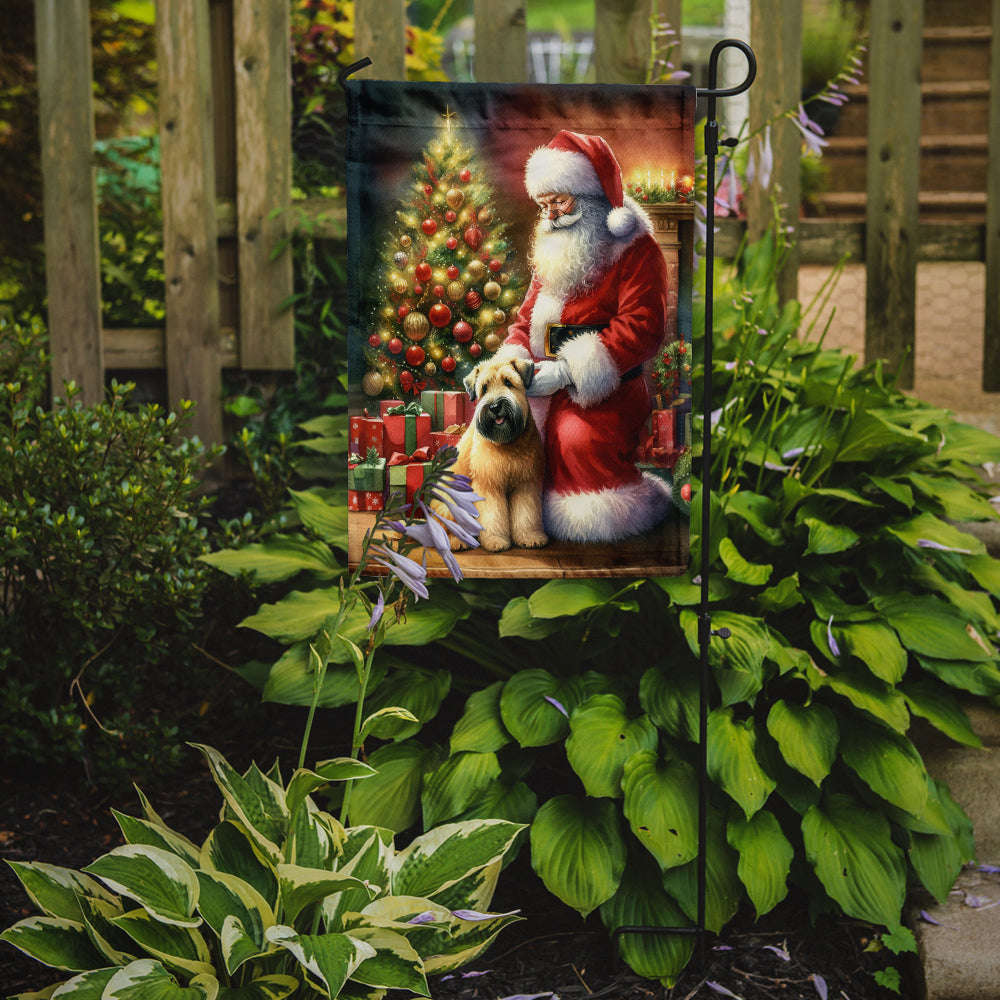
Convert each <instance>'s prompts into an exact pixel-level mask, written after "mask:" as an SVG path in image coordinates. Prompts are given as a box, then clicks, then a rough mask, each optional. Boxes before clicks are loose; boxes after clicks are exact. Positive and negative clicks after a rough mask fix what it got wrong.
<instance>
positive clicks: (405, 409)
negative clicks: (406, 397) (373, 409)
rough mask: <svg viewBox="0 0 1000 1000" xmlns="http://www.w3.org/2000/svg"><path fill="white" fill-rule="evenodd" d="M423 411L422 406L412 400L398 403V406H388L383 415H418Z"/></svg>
mask: <svg viewBox="0 0 1000 1000" xmlns="http://www.w3.org/2000/svg"><path fill="white" fill-rule="evenodd" d="M424 412H425V411H424V408H423V407H422V406H421V405H420V404H419V403H418V402H417V401H416V400H413V402H411V403H400V404H399V406H390V407H389V409H388V410H386V411H385V415H386V416H387V417H398V416H404V417H419V416H420V414H421V413H424Z"/></svg>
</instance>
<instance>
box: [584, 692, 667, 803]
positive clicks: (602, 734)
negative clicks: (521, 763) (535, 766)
mask: <svg viewBox="0 0 1000 1000" xmlns="http://www.w3.org/2000/svg"><path fill="white" fill-rule="evenodd" d="M569 727H570V736H569V739H568V740H566V757H567V759H568V760H569V764H570V767H572V768H573V770H574V771H575V772H576V774H577V777H579V779H580V780H581V781H582V782H583V787H584V790H585V791H586V792H587V794H588V795H593V796H594V797H595V798H601V797H606V798H612V799H617V798H620V797H621V794H622V789H621V784H622V769H623V767H624V764H625V762H626V760H628V758H629V757H631V756H632V754H634V753H636V752H637V751H639V750H653V749H655V748H656V744H657V741H658V740H659V733H658V732H657V729H656V726H655V725H654V724H653V722H652V720H651V719H650V718H649V716H648V715H642V716H640V717H639V718H637V719H630V718H629V717H628V715H627V714H626V712H625V702H624V701H622V699H621V698H618V697H617V696H615V695H613V694H596V695H592V696H591V697H590V698H588V699H587V700H586V701H585V702H583V703H582V704H581V705H579V706H577V708H576V709H575V710H574V712H573V714H572V716H570V721H569Z"/></svg>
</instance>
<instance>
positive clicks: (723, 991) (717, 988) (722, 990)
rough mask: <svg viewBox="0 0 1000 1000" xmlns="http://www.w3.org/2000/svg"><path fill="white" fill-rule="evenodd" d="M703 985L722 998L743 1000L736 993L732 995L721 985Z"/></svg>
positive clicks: (711, 983)
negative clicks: (719, 994)
mask: <svg viewBox="0 0 1000 1000" xmlns="http://www.w3.org/2000/svg"><path fill="white" fill-rule="evenodd" d="M705 985H706V986H707V987H708V988H709V989H710V990H712V991H713V992H715V993H721V994H722V995H723V996H724V997H734V998H735V1000H743V998H742V997H741V996H740V995H739V994H738V993H734V992H733V991H732V990H727V989H726V987H725V986H723V985H722V984H721V983H713V982H711V981H709V982H707V983H705Z"/></svg>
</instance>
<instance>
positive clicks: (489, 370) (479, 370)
mask: <svg viewBox="0 0 1000 1000" xmlns="http://www.w3.org/2000/svg"><path fill="white" fill-rule="evenodd" d="M534 372H535V367H534V365H533V363H532V362H531V361H528V360H525V359H521V358H517V359H514V358H505V359H501V360H496V359H491V360H489V361H485V362H483V363H482V364H481V365H478V366H477V367H476V368H474V369H473V370H472V372H471V373H470V374H469V375H468V376H467V377H466V379H465V387H466V389H467V390H468V391H469V395H471V396H472V398H473V399H475V400H477V406H476V415H475V418H474V420H473V422H472V424H471V425H470V426H469V427H468V428H467V430H466V431H465V433H464V434H463V435H462V438H461V440H460V441H459V443H458V458H457V459H456V461H455V465H454V467H453V468H454V471H455V472H458V473H461V474H462V475H466V476H468V477H469V478H470V479H471V480H472V488H473V489H474V490H475V491H476V492H477V493H478V494H480V496H482V497H483V499H482V500H481V501H480V502H479V503H478V504H477V507H478V509H479V522H480V525H481V528H480V533H479V544H480V545H482V547H483V548H484V549H486V550H488V551H490V552H502V551H503V550H504V549H508V548H510V547H511V545H515V546H518V547H520V548H538V547H539V546H541V545H545V544H547V543H548V540H549V539H548V536H547V535H546V534H545V529H544V527H543V525H542V480H543V475H544V455H543V451H542V439H541V435H540V434H539V433H538V427H537V426H536V424H535V421H534V418H533V417H532V415H531V408H530V407H529V405H528V394H527V390H528V386H529V385H531V380H532V378H533V376H534ZM452 547H453V548H459V547H460V543H459V542H458V541H457V539H454V540H453V542H452Z"/></svg>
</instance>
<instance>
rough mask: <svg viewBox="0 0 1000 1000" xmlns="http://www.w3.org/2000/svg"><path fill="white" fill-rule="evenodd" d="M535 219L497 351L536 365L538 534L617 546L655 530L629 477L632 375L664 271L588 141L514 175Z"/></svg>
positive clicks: (566, 139) (638, 412) (644, 399)
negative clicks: (541, 472) (526, 277)
mask: <svg viewBox="0 0 1000 1000" xmlns="http://www.w3.org/2000/svg"><path fill="white" fill-rule="evenodd" d="M525 184H526V187H527V189H528V194H529V195H530V196H531V197H532V198H533V199H534V200H535V201H536V202H537V203H538V205H539V208H540V210H541V218H540V219H539V221H538V223H537V225H536V227H535V232H534V237H533V242H532V248H531V255H530V261H531V265H532V279H531V285H530V287H529V289H528V293H527V296H526V297H525V300H524V303H523V304H522V306H521V308H520V311H519V313H518V316H517V319H516V321H515V322H514V323H512V324H511V327H510V330H509V333H508V336H507V338H506V340H505V341H504V344H503V346H502V347H501V352H503V353H505V354H510V355H514V356H517V357H523V358H530V359H531V360H532V361H534V362H535V376H534V379H533V381H532V385H531V388H530V390H529V393H530V395H531V397H532V398H531V400H530V404H531V408H532V412H533V414H534V417H535V421H536V423H537V424H538V426H539V428H540V429H541V430H542V433H543V437H544V440H545V458H546V473H545V489H544V516H545V529H546V531H547V532H548V534H549V535H550V537H552V538H559V539H564V540H567V541H576V542H616V541H619V540H620V539H622V538H625V537H627V536H629V535H634V534H637V533H639V532H642V531H646V530H648V529H649V528H651V527H653V526H654V525H656V524H657V523H658V522H659V521H660V520H662V518H663V517H664V515H665V514H666V513H667V510H668V509H669V507H670V490H669V487H668V486H667V485H666V484H665V483H664V482H663V481H662V480H661V479H659V478H657V477H656V476H653V475H651V474H648V473H644V472H640V470H639V469H638V468H637V467H636V464H635V452H636V447H637V445H638V444H639V441H640V439H641V436H642V434H643V430H644V426H645V423H646V421H647V419H648V417H649V412H650V396H649V390H648V388H647V386H646V380H645V379H644V378H643V376H642V364H643V362H644V361H646V360H647V359H649V358H652V357H653V356H654V355H655V354H656V353H657V351H658V349H659V348H660V346H661V342H662V340H663V333H664V328H665V325H666V309H667V271H666V264H665V263H664V260H663V255H662V254H661V252H660V249H659V247H658V246H657V243H656V240H655V239H654V238H653V236H652V223H651V222H650V220H649V217H648V216H647V215H646V213H645V212H644V211H643V210H642V208H641V207H640V206H639V205H638V204H637V203H636V202H635V201H634V200H633V199H632V198H630V197H628V196H627V195H625V194H624V191H623V188H622V174H621V168H620V166H619V165H618V161H617V160H616V159H615V156H614V154H613V153H612V151H611V148H610V147H609V146H608V144H607V143H606V142H605V141H604V139H602V138H600V137H599V136H592V135H580V134H578V133H575V132H568V131H563V132H560V133H559V134H558V135H557V136H556V137H555V138H554V139H553V140H552V141H551V142H550V143H549V144H548V146H544V147H542V148H540V149H537V150H535V152H534V153H532V154H531V156H530V157H529V158H528V162H527V165H526V167H525Z"/></svg>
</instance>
